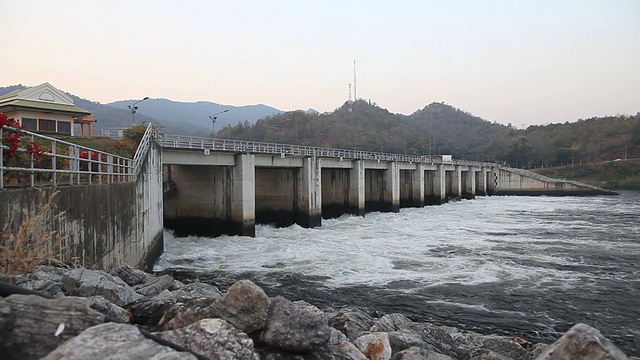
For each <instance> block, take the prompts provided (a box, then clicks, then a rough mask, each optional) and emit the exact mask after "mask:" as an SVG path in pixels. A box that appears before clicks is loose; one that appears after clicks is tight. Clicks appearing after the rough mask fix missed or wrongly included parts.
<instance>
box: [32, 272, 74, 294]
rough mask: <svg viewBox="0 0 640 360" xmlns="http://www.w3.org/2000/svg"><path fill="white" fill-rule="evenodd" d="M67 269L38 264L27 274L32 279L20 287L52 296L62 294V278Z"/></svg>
mask: <svg viewBox="0 0 640 360" xmlns="http://www.w3.org/2000/svg"><path fill="white" fill-rule="evenodd" d="M69 271H70V270H68V269H63V268H59V267H53V266H38V267H37V268H36V269H35V270H34V271H33V272H31V273H30V274H29V275H27V277H28V278H29V279H31V280H33V281H32V282H30V283H28V284H25V285H24V286H22V287H23V288H25V289H29V290H33V291H36V292H38V293H41V294H45V295H49V296H53V297H60V296H63V295H64V291H63V290H64V289H63V287H62V278H63V277H64V276H65V275H66V274H67V273H68V272H69Z"/></svg>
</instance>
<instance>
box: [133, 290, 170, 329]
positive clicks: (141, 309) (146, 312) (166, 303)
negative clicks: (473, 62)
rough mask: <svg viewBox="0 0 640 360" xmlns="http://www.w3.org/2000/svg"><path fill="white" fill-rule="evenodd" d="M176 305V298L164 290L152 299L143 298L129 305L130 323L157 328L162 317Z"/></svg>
mask: <svg viewBox="0 0 640 360" xmlns="http://www.w3.org/2000/svg"><path fill="white" fill-rule="evenodd" d="M175 303H176V298H175V296H174V295H173V293H171V292H170V291H169V290H165V291H163V292H161V293H160V294H158V295H156V296H154V297H152V298H144V299H141V300H138V301H136V302H134V303H133V304H130V305H129V306H128V309H129V311H131V314H132V321H131V322H132V323H134V324H141V325H146V326H153V327H155V326H158V324H159V323H160V320H161V319H162V317H163V316H164V315H165V314H166V313H167V311H169V309H171V308H172V307H173V306H174V304H175Z"/></svg>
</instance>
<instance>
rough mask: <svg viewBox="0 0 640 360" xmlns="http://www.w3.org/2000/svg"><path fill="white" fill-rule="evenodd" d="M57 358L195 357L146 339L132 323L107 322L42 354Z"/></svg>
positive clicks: (134, 359)
mask: <svg viewBox="0 0 640 360" xmlns="http://www.w3.org/2000/svg"><path fill="white" fill-rule="evenodd" d="M61 359H110V360H144V359H152V360H169V359H177V360H192V359H193V360H195V359H197V357H196V356H195V355H193V354H191V353H189V352H180V351H177V350H174V349H173V348H170V347H167V346H163V345H160V344H158V343H157V342H155V341H153V340H151V339H147V338H146V337H145V336H144V335H142V333H140V330H138V328H137V327H135V326H133V325H126V324H116V323H107V324H101V325H97V326H94V327H92V328H89V329H87V330H85V331H83V332H82V333H81V334H80V335H78V336H76V337H74V338H73V339H71V340H69V341H67V342H65V343H64V344H62V345H61V346H59V347H58V348H57V349H55V350H53V351H52V352H50V353H49V354H47V356H45V357H44V358H42V360H61Z"/></svg>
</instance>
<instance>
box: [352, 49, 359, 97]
mask: <svg viewBox="0 0 640 360" xmlns="http://www.w3.org/2000/svg"><path fill="white" fill-rule="evenodd" d="M353 100H354V101H358V87H357V85H356V59H353Z"/></svg>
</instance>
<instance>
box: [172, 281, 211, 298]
mask: <svg viewBox="0 0 640 360" xmlns="http://www.w3.org/2000/svg"><path fill="white" fill-rule="evenodd" d="M173 294H174V295H175V297H176V301H178V302H184V301H187V300H193V299H201V298H208V299H213V300H217V299H219V298H221V297H222V293H221V292H220V290H218V288H217V287H215V286H213V285H209V284H207V283H201V282H195V283H191V284H187V285H185V286H184V287H182V288H180V289H178V290H175V291H173Z"/></svg>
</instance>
